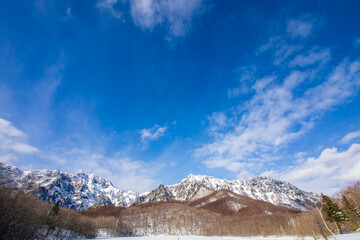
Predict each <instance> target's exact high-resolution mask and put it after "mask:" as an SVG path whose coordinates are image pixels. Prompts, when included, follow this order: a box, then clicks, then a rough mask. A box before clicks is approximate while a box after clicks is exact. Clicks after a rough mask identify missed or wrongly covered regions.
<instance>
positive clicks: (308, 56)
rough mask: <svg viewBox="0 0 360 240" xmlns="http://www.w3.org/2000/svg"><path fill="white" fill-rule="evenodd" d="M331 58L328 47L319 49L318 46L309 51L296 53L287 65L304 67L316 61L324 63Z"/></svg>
mask: <svg viewBox="0 0 360 240" xmlns="http://www.w3.org/2000/svg"><path fill="white" fill-rule="evenodd" d="M330 58H331V51H330V49H319V48H318V47H316V48H313V49H311V50H310V51H308V52H306V53H304V54H299V55H297V56H296V57H295V58H294V59H293V60H292V61H291V62H290V63H289V65H290V66H291V67H296V66H299V67H305V66H308V65H312V64H315V63H317V62H320V63H326V62H327V61H329V60H330Z"/></svg>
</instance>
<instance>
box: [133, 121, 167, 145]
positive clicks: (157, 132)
mask: <svg viewBox="0 0 360 240" xmlns="http://www.w3.org/2000/svg"><path fill="white" fill-rule="evenodd" d="M167 129H168V127H167V126H164V127H160V126H159V125H158V124H155V126H154V127H152V128H144V129H141V130H140V135H141V136H140V139H141V142H143V143H144V142H146V141H148V140H151V141H153V140H157V139H159V138H160V137H162V136H164V134H165V131H166V130H167Z"/></svg>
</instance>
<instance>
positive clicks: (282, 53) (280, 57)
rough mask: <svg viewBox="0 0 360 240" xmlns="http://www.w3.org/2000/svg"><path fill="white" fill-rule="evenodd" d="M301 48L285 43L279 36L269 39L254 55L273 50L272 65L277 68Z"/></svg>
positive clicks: (289, 42) (288, 42)
mask: <svg viewBox="0 0 360 240" xmlns="http://www.w3.org/2000/svg"><path fill="white" fill-rule="evenodd" d="M302 48H303V47H302V46H301V45H297V44H293V43H291V41H285V40H284V39H283V38H281V37H280V36H277V37H270V39H269V41H268V43H266V44H265V45H263V46H261V47H260V48H259V50H258V51H257V53H256V54H257V55H259V54H261V53H264V52H267V51H269V50H274V53H273V64H274V65H277V66H279V65H281V64H282V62H284V61H285V60H287V59H288V58H290V57H291V56H293V55H294V54H295V53H297V52H298V51H300V50H301V49H302Z"/></svg>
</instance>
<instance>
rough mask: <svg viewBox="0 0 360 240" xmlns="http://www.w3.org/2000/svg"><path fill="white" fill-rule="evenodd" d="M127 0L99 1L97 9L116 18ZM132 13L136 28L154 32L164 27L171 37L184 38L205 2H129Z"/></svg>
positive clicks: (174, 0)
mask: <svg viewBox="0 0 360 240" xmlns="http://www.w3.org/2000/svg"><path fill="white" fill-rule="evenodd" d="M125 2H127V1H126V0H98V3H97V7H98V8H99V9H101V10H103V11H107V12H108V13H110V14H111V15H112V16H113V17H115V18H121V16H122V12H121V11H120V10H118V8H119V7H117V8H116V6H117V5H121V6H122V7H123V8H124V7H125V6H127V5H125V4H124V3H125ZM128 2H129V4H130V9H129V11H130V13H131V16H132V20H133V21H134V24H135V25H136V26H139V27H140V28H141V29H143V30H150V31H152V30H153V29H154V28H155V27H156V26H158V25H163V26H165V27H166V29H167V30H168V33H169V34H170V35H171V36H175V37H179V36H184V35H185V34H186V33H187V31H188V30H189V28H190V27H191V22H192V20H193V18H194V17H195V16H197V15H200V14H201V13H202V6H203V0H128Z"/></svg>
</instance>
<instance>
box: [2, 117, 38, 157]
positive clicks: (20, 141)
mask: <svg viewBox="0 0 360 240" xmlns="http://www.w3.org/2000/svg"><path fill="white" fill-rule="evenodd" d="M26 138H27V136H26V134H25V133H24V132H22V131H20V130H19V129H17V128H15V127H14V126H13V125H12V123H11V122H9V121H7V120H5V119H2V118H0V161H2V162H12V161H14V160H16V159H17V158H18V156H19V155H23V154H34V153H38V152H40V151H39V149H37V148H36V147H33V146H31V145H29V144H28V143H27V141H26Z"/></svg>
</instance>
